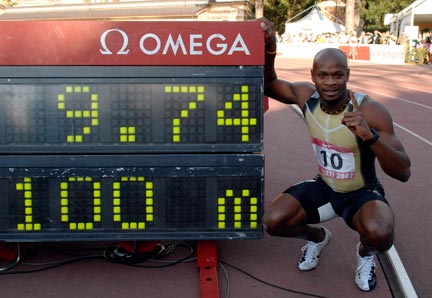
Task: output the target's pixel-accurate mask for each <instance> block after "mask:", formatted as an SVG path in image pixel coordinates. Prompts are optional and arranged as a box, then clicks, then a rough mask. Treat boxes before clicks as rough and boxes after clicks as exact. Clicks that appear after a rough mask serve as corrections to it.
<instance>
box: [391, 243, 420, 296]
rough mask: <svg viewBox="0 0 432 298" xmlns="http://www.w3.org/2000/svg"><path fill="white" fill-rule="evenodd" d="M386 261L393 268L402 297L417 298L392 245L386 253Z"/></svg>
mask: <svg viewBox="0 0 432 298" xmlns="http://www.w3.org/2000/svg"><path fill="white" fill-rule="evenodd" d="M386 255H387V257H388V259H389V260H390V263H391V265H392V267H393V270H394V272H395V274H396V277H397V279H398V282H399V286H400V287H401V290H402V292H403V295H404V296H403V297H407V298H417V297H418V296H417V293H416V291H415V289H414V287H413V285H412V283H411V280H410V278H409V276H408V273H407V272H406V270H405V267H404V265H403V263H402V261H401V259H400V258H399V254H398V253H397V251H396V248H395V247H394V245H393V246H392V247H391V248H390V249H389V250H388V251H387V252H386Z"/></svg>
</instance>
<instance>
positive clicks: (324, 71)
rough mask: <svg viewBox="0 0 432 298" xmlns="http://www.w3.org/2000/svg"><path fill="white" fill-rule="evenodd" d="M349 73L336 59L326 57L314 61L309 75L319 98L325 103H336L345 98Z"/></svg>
mask: <svg viewBox="0 0 432 298" xmlns="http://www.w3.org/2000/svg"><path fill="white" fill-rule="evenodd" d="M349 72H350V71H349V68H347V67H346V65H344V64H343V63H340V61H339V60H338V59H337V57H333V56H326V57H323V58H322V59H320V60H319V61H316V62H315V63H314V65H313V68H312V70H311V75H312V81H313V82H314V83H315V88H316V90H317V91H318V93H319V94H320V97H321V98H322V99H324V100H326V101H337V100H338V99H340V98H341V97H344V96H346V90H347V82H348V80H349Z"/></svg>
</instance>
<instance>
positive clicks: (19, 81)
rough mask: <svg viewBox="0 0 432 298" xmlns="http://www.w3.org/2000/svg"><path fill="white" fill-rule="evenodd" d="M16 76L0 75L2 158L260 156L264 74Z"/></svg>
mask: <svg viewBox="0 0 432 298" xmlns="http://www.w3.org/2000/svg"><path fill="white" fill-rule="evenodd" d="M13 71H16V70H15V69H13V68H12V69H10V68H3V69H1V68H0V94H1V100H0V152H14V153H16V152H54V153H59V152H63V153H65V152H92V153H95V152H136V151H139V152H142V151H153V152H161V151H172V150H176V151H221V150H223V151H242V152H245V151H253V150H255V151H257V150H258V151H259V150H261V148H262V122H263V121H262V109H263V107H262V97H263V95H262V78H261V77H262V68H256V67H255V68H254V67H248V68H241V69H238V68H233V67H219V68H216V69H212V70H209V69H206V68H204V67H192V68H190V67H181V68H180V69H179V68H178V67H165V69H164V70H163V71H162V70H160V69H158V68H150V69H148V68H144V69H143V68H142V67H139V68H136V67H135V68H134V67H130V66H128V67H122V68H121V69H116V68H115V67H110V68H106V67H100V66H99V67H91V68H90V69H89V67H77V68H73V69H68V68H66V69H59V68H50V67H45V68H42V69H38V68H36V69H35V68H31V67H30V68H29V67H24V68H21V69H20V71H21V72H22V73H23V74H25V75H26V76H27V77H24V78H23V77H12V76H11V72H13ZM144 71H145V72H144ZM158 72H159V75H160V76H161V77H156V78H155V76H156V73H158ZM111 73H115V74H116V77H109V78H104V76H109V75H111ZM83 74H86V77H84V78H77V76H82V75H83ZM17 75H19V74H17ZM30 75H31V77H29V76H30ZM49 75H51V76H55V77H53V78H46V76H49ZM163 76H165V77H163ZM166 76H174V77H175V78H172V77H166ZM101 77H102V78H101Z"/></svg>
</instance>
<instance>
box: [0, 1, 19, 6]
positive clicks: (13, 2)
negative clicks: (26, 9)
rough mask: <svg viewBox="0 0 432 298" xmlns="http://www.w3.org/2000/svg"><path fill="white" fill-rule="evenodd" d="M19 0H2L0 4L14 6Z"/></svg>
mask: <svg viewBox="0 0 432 298" xmlns="http://www.w3.org/2000/svg"><path fill="white" fill-rule="evenodd" d="M16 4H17V2H16V1H14V0H2V1H0V6H2V5H3V6H5V7H12V6H14V5H16Z"/></svg>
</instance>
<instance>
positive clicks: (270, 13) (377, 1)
mask: <svg viewBox="0 0 432 298" xmlns="http://www.w3.org/2000/svg"><path fill="white" fill-rule="evenodd" d="M414 1H415V0H398V1H389V0H361V2H362V9H361V12H360V16H361V18H362V19H363V20H364V29H365V30H373V29H383V28H385V26H384V15H385V14H387V13H398V12H400V11H401V10H402V9H404V8H405V7H407V6H408V5H410V4H411V3H413V2H414ZM316 2H319V1H315V0H264V16H265V17H266V18H268V19H269V20H271V21H272V22H273V23H274V24H275V27H276V30H277V31H279V33H281V34H282V33H283V32H284V31H285V22H286V21H287V20H289V19H290V18H292V17H294V16H296V15H297V14H299V13H301V12H302V11H304V10H306V9H307V8H309V7H311V6H312V5H314V4H315V3H316ZM302 16H303V15H300V16H299V17H298V18H300V17H302ZM298 18H296V19H294V20H293V21H295V20H297V19H298Z"/></svg>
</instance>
